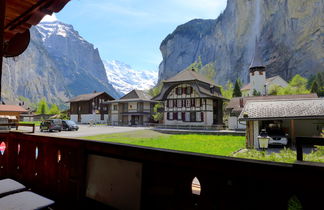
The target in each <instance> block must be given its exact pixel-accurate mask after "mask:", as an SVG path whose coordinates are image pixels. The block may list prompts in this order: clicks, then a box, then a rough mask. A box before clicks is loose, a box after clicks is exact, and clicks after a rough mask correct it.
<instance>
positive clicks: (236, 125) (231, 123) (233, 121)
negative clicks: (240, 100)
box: [228, 116, 246, 130]
mask: <svg viewBox="0 0 324 210" xmlns="http://www.w3.org/2000/svg"><path fill="white" fill-rule="evenodd" d="M245 128H246V122H245V121H242V122H239V121H238V117H237V116H230V117H229V118H228V129H230V130H237V129H240V130H245Z"/></svg>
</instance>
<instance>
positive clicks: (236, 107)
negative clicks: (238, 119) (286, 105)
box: [226, 93, 318, 113]
mask: <svg viewBox="0 0 324 210" xmlns="http://www.w3.org/2000/svg"><path fill="white" fill-rule="evenodd" d="M241 98H242V99H243V106H245V104H246V103H247V102H248V101H261V100H262V101H277V100H298V99H306V98H312V99H315V98H318V96H317V95H316V94H315V93H311V94H300V95H278V96H248V97H235V98H232V99H231V100H230V102H229V103H228V104H227V106H226V110H233V111H234V112H236V113H240V112H241V111H242V109H243V107H240V99H241Z"/></svg>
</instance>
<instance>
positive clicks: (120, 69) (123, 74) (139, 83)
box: [103, 60, 158, 94]
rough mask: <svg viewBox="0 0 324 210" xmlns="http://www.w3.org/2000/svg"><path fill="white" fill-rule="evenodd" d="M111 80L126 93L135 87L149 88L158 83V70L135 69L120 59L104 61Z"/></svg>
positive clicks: (115, 86)
mask: <svg viewBox="0 0 324 210" xmlns="http://www.w3.org/2000/svg"><path fill="white" fill-rule="evenodd" d="M103 63H104V65H105V69H106V74H107V78H108V80H109V82H110V83H111V84H112V86H113V87H114V88H115V89H116V90H117V91H120V92H122V93H124V94H126V93H128V92H130V91H131V90H133V89H138V90H148V89H150V88H152V87H153V86H155V85H156V82H157V79H158V72H157V71H152V70H134V69H132V68H131V67H130V66H129V65H127V64H125V63H122V62H120V61H116V60H113V61H103Z"/></svg>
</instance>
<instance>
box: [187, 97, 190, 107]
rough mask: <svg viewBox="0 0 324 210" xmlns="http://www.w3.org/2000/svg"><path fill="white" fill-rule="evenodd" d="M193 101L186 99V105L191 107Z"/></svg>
mask: <svg viewBox="0 0 324 210" xmlns="http://www.w3.org/2000/svg"><path fill="white" fill-rule="evenodd" d="M190 105H191V103H190V99H186V107H190Z"/></svg>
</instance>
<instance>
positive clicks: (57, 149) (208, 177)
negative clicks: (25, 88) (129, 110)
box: [0, 132, 324, 210]
mask: <svg viewBox="0 0 324 210" xmlns="http://www.w3.org/2000/svg"><path fill="white" fill-rule="evenodd" d="M0 144H1V145H2V146H1V148H0V149H1V154H0V178H5V177H10V178H12V179H15V180H17V181H20V182H21V183H23V184H25V185H26V186H28V187H30V188H31V189H32V190H33V191H35V192H37V193H39V194H42V195H44V196H47V197H49V198H51V199H53V200H55V201H56V206H54V209H98V208H99V207H98V206H94V205H95V204H97V205H99V204H100V203H104V204H105V205H104V206H103V208H107V206H111V207H113V208H115V209H150V210H151V209H157V210H159V209H287V206H288V203H289V200H290V198H292V197H297V198H298V200H299V201H300V203H301V206H302V208H303V209H322V208H323V202H322V198H323V192H322V191H323V189H324V179H323V177H324V167H323V166H324V165H321V164H305V163H294V164H287V163H274V162H265V161H256V160H248V159H239V158H230V157H222V156H212V155H203V154H196V153H188V152H179V151H170V150H164V149H153V148H146V147H139V146H131V145H124V144H117V143H103V142H95V141H87V140H76V139H65V138H53V137H45V136H36V135H32V134H22V133H15V132H12V133H6V134H0ZM3 149H4V150H3ZM195 177H197V179H198V181H199V183H200V187H201V189H200V190H201V192H200V195H199V193H193V187H192V181H193V179H194V178H195ZM194 188H195V189H194V190H195V191H197V189H196V188H197V184H195V183H194ZM94 201H96V202H94ZM100 205H101V204H100ZM100 205H99V206H100ZM101 207H102V206H101Z"/></svg>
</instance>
